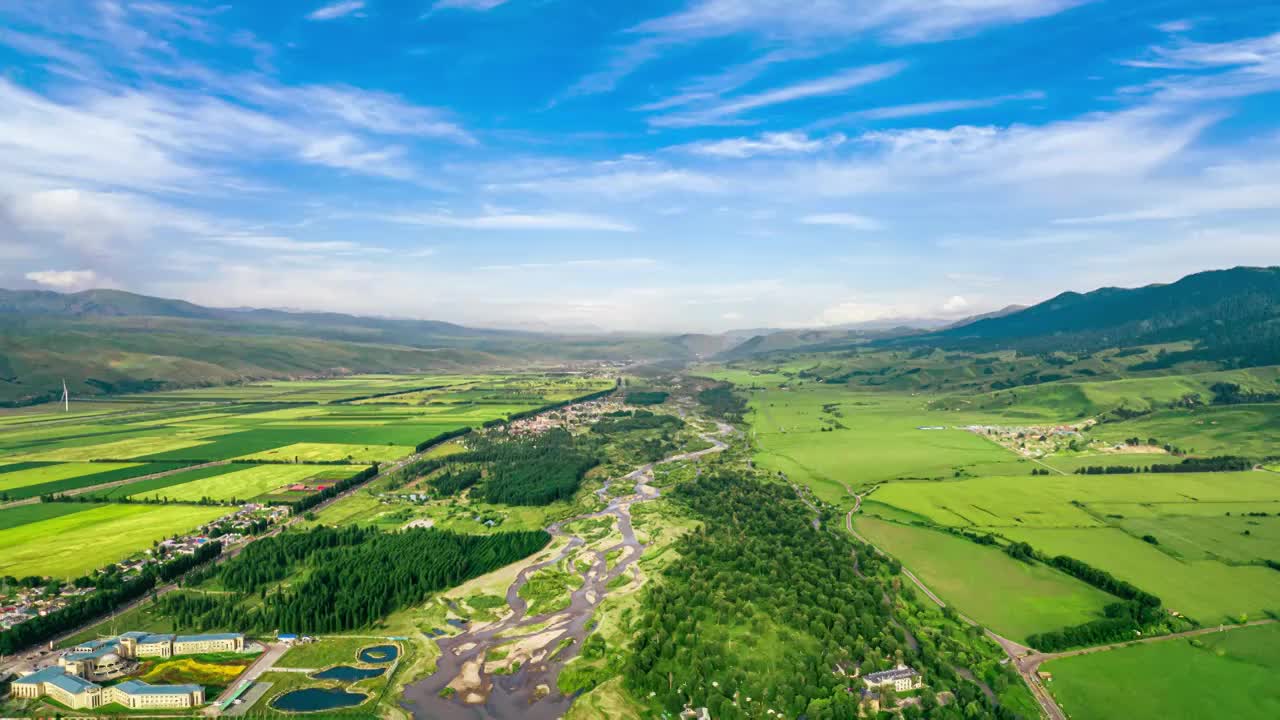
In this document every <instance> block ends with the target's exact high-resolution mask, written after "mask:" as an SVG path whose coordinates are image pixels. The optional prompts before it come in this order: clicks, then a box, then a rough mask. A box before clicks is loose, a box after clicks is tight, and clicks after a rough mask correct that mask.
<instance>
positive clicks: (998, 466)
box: [750, 386, 1032, 503]
mask: <svg viewBox="0 0 1280 720" xmlns="http://www.w3.org/2000/svg"><path fill="white" fill-rule="evenodd" d="M751 398H752V400H751V417H750V420H751V424H752V428H753V438H754V440H755V442H756V445H757V448H758V451H757V454H756V461H757V462H758V463H759V464H760V465H761V466H762V467H765V468H767V469H771V470H779V471H782V472H785V473H786V474H787V476H788V477H789V478H791V479H792V480H795V481H798V482H801V483H804V484H806V485H809V486H810V487H811V488H813V490H814V492H815V493H816V494H817V495H818V497H820V498H822V499H823V500H827V501H829V502H835V503H840V502H848V501H849V499H850V498H849V497H848V495H847V493H846V490H845V487H846V486H848V487H850V488H853V489H855V490H856V489H859V488H866V487H869V486H871V485H874V484H876V483H880V482H886V481H892V480H899V479H944V478H951V477H954V476H955V475H956V473H957V472H958V473H961V474H964V475H981V474H1012V473H1015V472H1023V471H1024V470H1023V468H1025V472H1027V473H1030V468H1031V467H1032V465H1031V464H1030V463H1029V462H1028V461H1025V460H1021V459H1019V458H1018V457H1017V456H1015V455H1013V454H1012V453H1010V452H1009V451H1007V450H1005V449H1004V448H1001V447H999V446H998V445H996V444H994V443H992V442H991V441H989V440H987V439H986V438H983V437H981V436H979V435H976V434H974V433H970V432H965V431H962V430H953V429H943V430H922V429H920V428H922V427H936V426H944V425H945V426H946V427H948V428H950V427H951V426H952V425H954V424H958V423H960V422H971V421H972V419H971V418H970V417H969V416H960V415H958V414H957V413H948V412H939V411H929V410H927V409H925V407H924V402H923V401H922V400H920V399H917V398H913V397H910V396H905V395H888V394H883V393H874V394H873V393H860V392H856V393H855V392H849V391H846V390H840V389H831V388H826V387H821V386H819V387H815V388H806V389H801V390H768V391H759V392H754V393H752V395H751ZM824 408H829V409H832V410H834V413H833V412H828V411H827V410H825V409H824ZM836 413H838V414H836ZM837 424H838V425H837ZM839 426H843V427H839ZM823 428H834V429H832V430H830V431H824V430H823Z"/></svg>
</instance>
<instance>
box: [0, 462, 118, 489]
mask: <svg viewBox="0 0 1280 720" xmlns="http://www.w3.org/2000/svg"><path fill="white" fill-rule="evenodd" d="M32 464H35V463H32ZM139 464H140V463H88V462H77V463H53V464H47V465H46V464H40V465H39V466H38V467H32V468H27V469H23V470H17V471H13V472H6V473H4V474H0V492H10V491H13V490H17V489H19V488H23V487H28V486H31V485H43V484H45V483H51V482H57V481H59V480H66V479H68V478H76V477H83V476H85V475H93V474H96V473H101V472H106V471H108V470H121V469H123V468H131V467H138V465H139Z"/></svg>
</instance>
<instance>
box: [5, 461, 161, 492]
mask: <svg viewBox="0 0 1280 720" xmlns="http://www.w3.org/2000/svg"><path fill="white" fill-rule="evenodd" d="M183 465H184V464H183V463H58V464H51V465H46V466H43V467H40V468H34V469H31V470H22V471H18V472H13V473H6V474H4V475H0V498H8V499H9V500H21V499H24V498H32V497H38V496H41V495H51V494H55V493H65V492H68V491H71V490H76V489H79V488H85V487H92V486H94V485H103V484H106V483H116V482H120V481H123V480H129V479H132V478H136V477H141V476H143V475H150V474H153V473H159V472H166V471H169V470H174V469H177V468H181V467H183ZM6 480H8V481H9V482H7V483H6V482H5V481H6Z"/></svg>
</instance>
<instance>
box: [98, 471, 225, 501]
mask: <svg viewBox="0 0 1280 720" xmlns="http://www.w3.org/2000/svg"><path fill="white" fill-rule="evenodd" d="M152 464H153V465H158V464H159V463H152ZM243 469H245V466H243V465H231V464H228V465H210V466H208V467H202V468H195V469H192V470H180V471H178V472H174V473H170V474H168V475H164V476H162V477H157V478H151V479H149V480H139V481H137V482H131V483H128V484H125V485H117V486H116V487H111V488H106V489H105V490H93V491H90V492H87V493H85V495H87V496H89V497H92V498H98V499H102V500H113V499H116V498H122V497H129V496H131V495H138V496H145V495H146V494H147V493H150V492H153V491H156V490H161V489H163V488H167V487H172V486H175V485H182V484H183V483H189V482H193V481H195V480H202V479H204V478H210V477H215V476H217V475H225V474H227V473H232V472H236V471H238V470H243Z"/></svg>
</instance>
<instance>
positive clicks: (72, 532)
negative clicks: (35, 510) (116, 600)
mask: <svg viewBox="0 0 1280 720" xmlns="http://www.w3.org/2000/svg"><path fill="white" fill-rule="evenodd" d="M226 512H227V510H226V508H220V507H195V506H189V505H101V506H98V507H90V508H89V509H87V510H84V511H83V512H74V513H70V514H65V515H59V516H57V517H52V518H48V519H45V520H40V521H37V522H30V523H26V524H23V525H19V526H17V527H12V528H9V529H7V530H0V575H14V576H25V575H50V576H53V577H61V578H74V577H78V576H80V575H83V574H85V573H87V572H90V571H92V570H96V569H97V568H100V567H102V566H104V565H107V564H108V563H113V562H118V561H120V560H123V559H125V558H127V557H129V556H130V555H132V554H133V553H135V552H137V551H139V550H141V549H143V548H147V547H150V546H151V543H152V542H153V541H155V540H160V539H163V538H166V537H169V536H171V535H173V534H175V533H182V532H187V531H189V530H192V529H194V528H196V527H198V526H200V525H202V524H204V523H206V522H208V521H210V520H213V519H214V518H217V517H220V516H222V515H225V514H226Z"/></svg>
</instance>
